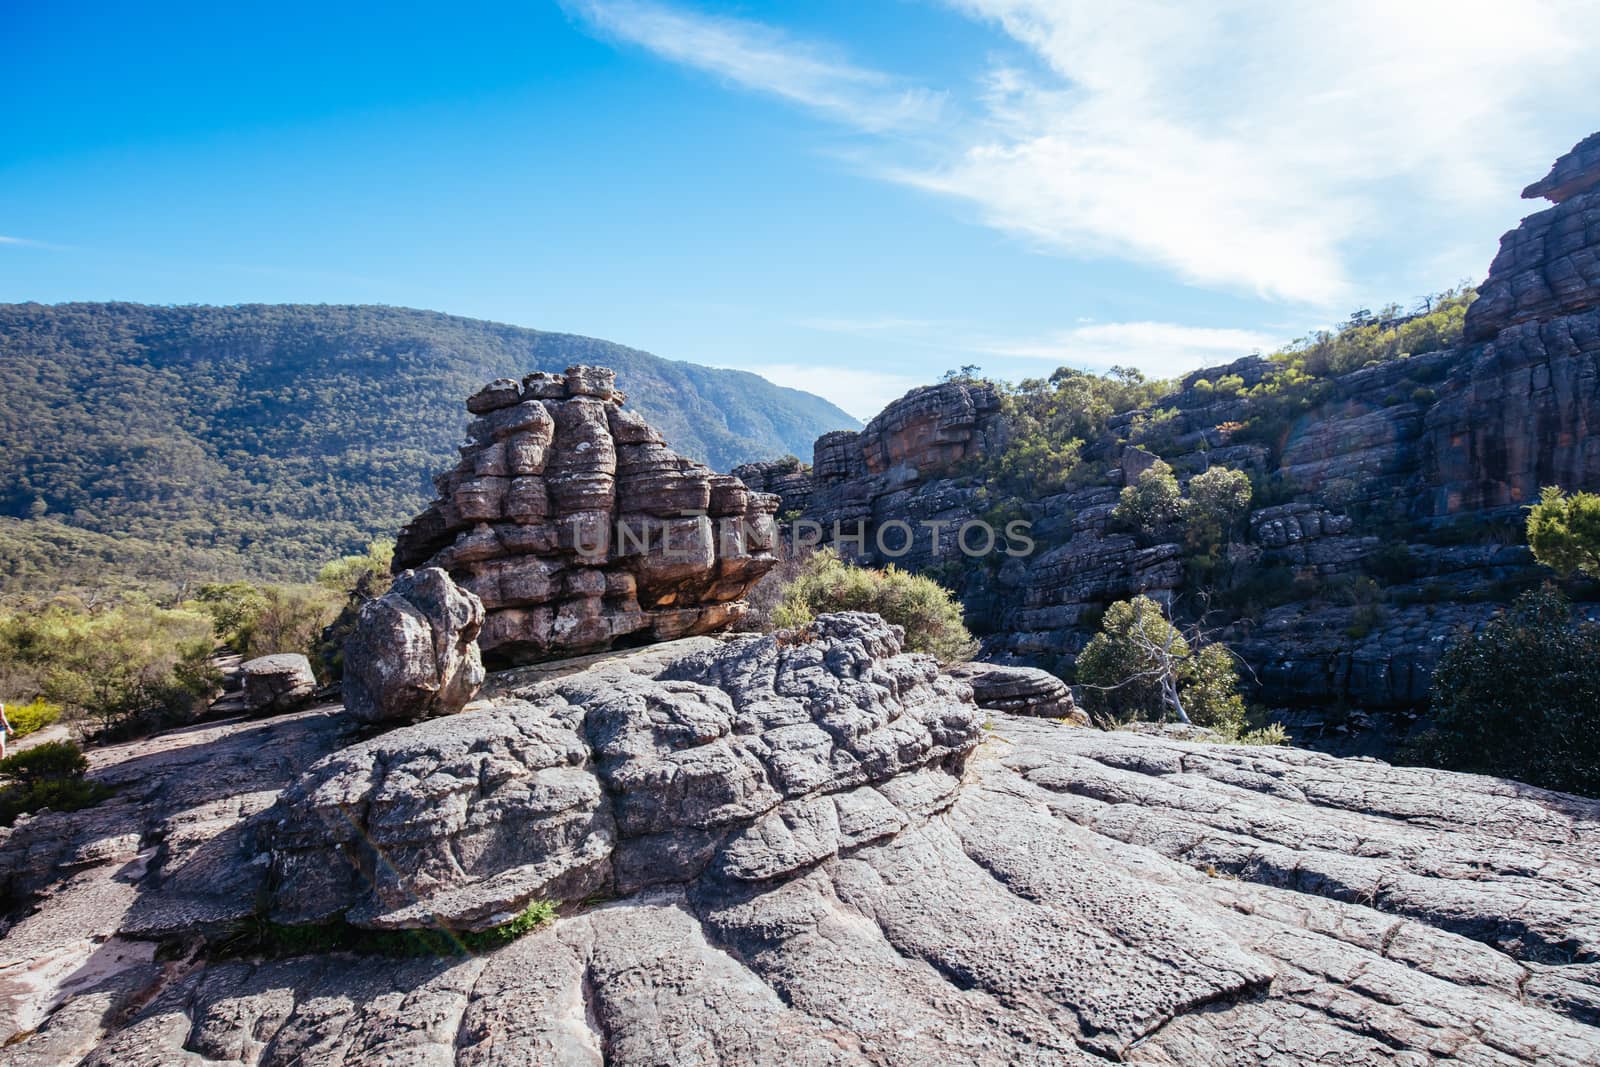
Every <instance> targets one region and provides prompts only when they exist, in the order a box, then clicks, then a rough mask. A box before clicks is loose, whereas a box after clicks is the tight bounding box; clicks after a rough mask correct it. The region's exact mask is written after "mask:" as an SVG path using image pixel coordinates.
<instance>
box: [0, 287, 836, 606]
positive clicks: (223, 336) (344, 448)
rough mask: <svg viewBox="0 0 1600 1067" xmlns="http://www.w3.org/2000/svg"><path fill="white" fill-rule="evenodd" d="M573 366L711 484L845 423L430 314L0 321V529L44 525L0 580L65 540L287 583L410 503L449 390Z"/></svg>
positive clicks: (599, 351)
mask: <svg viewBox="0 0 1600 1067" xmlns="http://www.w3.org/2000/svg"><path fill="white" fill-rule="evenodd" d="M574 363H595V364H603V365H605V366H608V367H611V368H614V369H615V370H616V371H617V376H618V383H619V385H620V387H621V388H622V389H623V390H624V391H625V392H627V393H628V394H629V396H630V400H629V403H630V404H631V405H632V406H634V407H636V408H637V409H638V410H639V411H640V412H641V413H642V414H643V415H645V417H646V418H647V419H649V421H650V422H651V423H652V424H653V425H655V426H657V427H658V428H660V429H661V431H662V432H663V433H664V434H665V435H666V437H667V439H668V440H669V441H670V442H671V443H672V444H673V446H674V447H676V448H677V449H679V450H680V451H682V452H683V453H684V454H686V455H690V456H692V457H694V458H696V459H700V460H703V461H705V462H707V463H709V464H710V465H711V466H713V467H716V468H718V469H722V470H726V469H728V468H729V467H731V466H733V465H734V464H735V463H738V462H742V461H744V460H747V459H750V458H752V457H756V456H776V455H781V454H783V453H785V452H799V451H808V450H809V448H810V442H811V441H812V440H813V439H814V438H815V437H816V436H817V435H818V434H819V433H822V432H824V431H827V430H830V429H837V428H839V427H842V426H850V425H853V424H854V421H855V420H853V419H851V418H850V417H849V416H848V415H846V414H845V413H844V412H842V411H840V410H839V409H838V408H835V407H834V406H833V405H831V404H829V403H828V402H826V401H824V400H822V399H821V398H819V397H816V396H812V395H810V394H808V393H803V392H800V391H798V390H793V389H783V388H780V387H778V386H775V385H772V384H771V383H770V382H767V381H765V380H764V379H761V378H759V377H757V376H755V375H753V374H748V373H745V372H742V371H731V370H717V369H713V368H709V367H701V366H697V365H695V364H691V363H682V362H675V361H669V360H665V359H661V358H659V357H657V356H653V355H650V354H649V353H646V352H641V351H639V350H637V349H631V348H626V347H624V346H622V345H617V344H612V343H610V342H607V341H602V340H597V339H595V338H589V337H580V336H575V335H571V334H559V333H545V332H542V331H537V330H529V329H523V328H520V327H515V326H507V325H502V324H498V323H491V322H483V321H479V320H473V319H466V318H461V317H458V316H453V315H445V314H442V313H439V312H432V311H417V310H412V309H407V308H393V307H380V306H350V305H265V304H249V305H239V306H234V307H194V306H190V307H154V306H148V305H140V304H127V303H109V304H89V303H81V304H59V305H53V306H49V305H42V304H9V305H0V454H3V455H4V456H5V462H4V464H3V467H0V516H5V517H10V518H13V519H18V520H31V519H40V518H43V519H45V520H47V521H45V522H43V523H39V524H37V525H35V524H34V523H32V522H5V523H0V583H4V585H5V586H7V587H9V588H12V589H14V588H16V586H17V585H18V584H19V583H25V582H28V580H29V575H30V574H31V575H33V576H35V577H42V576H43V573H44V572H46V571H49V570H51V569H53V568H55V567H56V566H57V565H58V564H59V563H60V562H61V561H62V560H64V559H77V558H80V553H79V550H78V548H77V547H64V546H68V543H69V542H70V543H73V544H76V545H78V546H79V547H81V546H83V545H85V544H92V545H93V546H94V548H95V551H93V552H90V553H89V554H88V555H87V556H83V557H82V558H84V559H85V560H86V561H87V563H86V565H89V566H101V565H104V561H105V560H104V556H105V549H106V548H107V546H106V545H105V543H104V542H103V541H101V540H98V539H96V538H93V537H81V536H77V535H76V533H75V532H76V531H87V532H88V533H89V534H91V535H94V534H100V535H108V536H111V537H115V538H117V539H118V540H121V541H125V542H127V544H128V548H129V556H130V557H131V558H134V559H137V560H144V561H154V560H158V559H165V560H166V561H168V564H169V565H170V566H173V567H182V566H187V565H188V561H191V560H192V561H194V565H195V566H197V567H199V568H201V569H202V570H203V571H205V572H207V573H216V572H217V571H218V569H219V568H220V569H222V570H227V569H229V567H228V564H229V562H230V561H232V560H237V562H238V565H239V569H240V570H241V572H244V573H251V572H253V573H255V574H258V575H262V576H268V577H295V576H304V575H306V574H309V573H311V572H313V571H314V570H315V567H316V565H317V563H318V562H319V561H322V560H325V559H329V558H332V557H334V556H337V555H339V554H341V553H344V552H348V551H350V550H352V549H353V548H356V547H359V546H360V545H361V544H362V543H363V542H364V541H365V540H366V539H367V538H369V537H371V536H374V535H379V534H388V533H391V532H392V531H394V530H395V529H397V528H398V527H399V526H400V524H401V523H403V522H404V521H405V519H407V518H408V517H409V516H410V515H412V514H414V513H415V512H416V511H418V510H419V509H420V508H421V507H422V506H423V505H424V504H425V503H426V502H427V500H428V499H429V497H430V496H431V487H430V485H429V479H430V477H431V476H432V475H433V474H434V473H436V472H438V471H440V470H444V469H446V468H448V467H449V466H450V465H451V463H452V462H453V461H454V458H455V446H456V445H457V444H459V443H460V440H461V436H462V432H463V430H464V429H465V416H464V415H463V413H462V412H461V411H460V397H461V396H463V395H466V394H468V393H470V392H472V391H473V390H475V389H476V388H477V387H478V386H480V385H482V384H483V383H484V382H486V381H489V380H490V379H493V378H496V377H500V376H515V377H520V376H522V375H523V374H526V373H528V372H529V371H533V370H556V371H559V370H561V369H563V368H565V367H566V366H568V365H569V364H574ZM48 520H55V522H50V521H48ZM63 553H65V555H63ZM163 576H165V575H163ZM76 577H77V578H83V577H85V576H84V575H81V574H80V575H76Z"/></svg>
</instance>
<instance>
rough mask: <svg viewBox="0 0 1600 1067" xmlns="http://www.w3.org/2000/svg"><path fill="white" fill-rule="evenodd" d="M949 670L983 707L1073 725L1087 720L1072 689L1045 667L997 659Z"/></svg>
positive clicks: (961, 665)
mask: <svg viewBox="0 0 1600 1067" xmlns="http://www.w3.org/2000/svg"><path fill="white" fill-rule="evenodd" d="M949 673H950V674H951V676H952V677H955V678H959V679H960V680H961V681H963V682H966V683H967V684H968V685H970V686H972V696H973V699H974V700H976V701H977V702H978V707H980V708H983V709H984V710H985V711H1004V712H1009V713H1011V714H1012V715H1033V716H1036V717H1039V718H1045V719H1065V720H1067V721H1068V722H1070V723H1072V724H1074V725H1076V726H1087V725H1088V724H1089V717H1088V716H1087V715H1085V714H1084V712H1083V711H1082V709H1080V708H1079V707H1078V705H1077V704H1076V703H1075V702H1074V701H1073V699H1072V689H1071V688H1070V687H1068V685H1067V683H1066V682H1063V681H1062V680H1061V679H1060V678H1057V677H1056V676H1055V675H1053V674H1051V673H1050V672H1049V671H1042V670H1039V669H1038V668H1037V667H1012V666H1005V665H1002V664H999V663H961V664H958V665H956V666H954V667H952V668H950V672H949Z"/></svg>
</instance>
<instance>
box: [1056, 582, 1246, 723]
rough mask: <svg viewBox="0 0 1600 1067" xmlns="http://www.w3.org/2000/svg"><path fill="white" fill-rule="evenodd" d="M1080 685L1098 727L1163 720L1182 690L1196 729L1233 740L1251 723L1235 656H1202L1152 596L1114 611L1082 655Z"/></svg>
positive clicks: (1204, 649)
mask: <svg viewBox="0 0 1600 1067" xmlns="http://www.w3.org/2000/svg"><path fill="white" fill-rule="evenodd" d="M1077 681H1078V684H1079V685H1081V686H1083V687H1084V705H1085V708H1086V710H1087V711H1088V712H1089V714H1090V715H1091V716H1093V717H1094V718H1095V719H1096V720H1097V721H1098V722H1100V723H1102V724H1107V723H1122V722H1129V721H1132V720H1134V719H1149V720H1152V721H1157V722H1160V721H1163V720H1164V719H1165V718H1166V717H1167V715H1168V714H1169V712H1170V710H1171V695H1172V694H1173V693H1174V692H1175V693H1176V694H1177V696H1178V698H1179V700H1180V702H1181V703H1182V704H1183V708H1184V711H1185V712H1186V713H1187V714H1188V716H1189V719H1190V721H1191V722H1193V723H1194V724H1195V725H1196V726H1205V727H1209V728H1211V729H1213V730H1216V731H1218V732H1219V733H1222V734H1224V735H1226V736H1229V737H1236V736H1238V734H1239V732H1240V730H1241V729H1242V728H1243V726H1244V716H1245V708H1244V701H1243V700H1242V699H1241V698H1240V697H1239V694H1238V685H1239V676H1238V673H1237V671H1236V670H1235V668H1234V665H1233V655H1232V653H1230V652H1229V651H1228V650H1227V649H1226V648H1225V647H1223V646H1222V645H1219V644H1207V645H1203V646H1201V647H1200V649H1199V651H1198V652H1196V651H1195V650H1194V649H1193V648H1192V647H1191V642H1190V641H1189V640H1188V639H1187V638H1186V637H1185V636H1184V635H1183V634H1182V633H1180V632H1179V631H1178V629H1177V627H1175V626H1173V624H1172V623H1171V622H1170V621H1168V619H1167V617H1166V614H1165V613H1164V612H1163V611H1162V610H1161V605H1159V604H1157V603H1156V602H1155V601H1154V600H1151V599H1150V598H1149V597H1145V596H1139V597H1134V598H1133V599H1132V600H1123V601H1118V602H1117V603H1115V604H1112V605H1111V606H1110V607H1109V608H1107V609H1106V614H1105V619H1104V621H1103V623H1102V624H1101V630H1100V632H1099V633H1098V634H1096V635H1095V636H1094V638H1093V640H1091V641H1090V642H1089V644H1088V645H1087V646H1086V647H1085V648H1084V650H1083V652H1082V654H1080V655H1079V656H1078V666H1077Z"/></svg>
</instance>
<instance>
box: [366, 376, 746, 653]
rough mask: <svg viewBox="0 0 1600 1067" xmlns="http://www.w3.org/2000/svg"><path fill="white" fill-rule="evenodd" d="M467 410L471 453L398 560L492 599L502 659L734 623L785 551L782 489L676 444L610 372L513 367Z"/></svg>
mask: <svg viewBox="0 0 1600 1067" xmlns="http://www.w3.org/2000/svg"><path fill="white" fill-rule="evenodd" d="M467 409H468V411H470V412H471V413H472V414H474V415H476V416H477V418H476V419H474V420H473V422H472V423H471V424H470V425H469V427H468V429H467V435H468V441H467V443H466V445H465V446H463V447H462V449H461V461H460V462H459V463H458V464H457V465H456V467H455V469H454V470H451V471H449V472H447V473H445V474H443V475H440V476H439V477H438V478H436V479H435V480H434V484H435V486H436V487H437V489H438V491H439V497H438V499H437V500H435V501H434V502H433V503H432V504H431V505H429V507H428V509H427V510H426V511H424V512H423V513H422V514H421V515H419V516H417V517H416V518H415V519H413V520H412V521H411V522H410V524H408V525H407V526H406V527H405V529H403V530H401V531H400V535H399V538H398V539H397V541H398V543H397V545H396V547H395V557H394V566H395V568H396V570H400V569H402V568H405V567H419V566H437V567H442V568H444V569H445V570H447V571H448V572H449V573H450V575H451V576H452V577H453V578H454V579H455V580H456V581H458V582H459V583H461V586H462V588H463V589H466V590H468V591H469V592H471V593H473V594H474V595H476V596H477V597H479V598H480V599H481V600H482V601H483V606H484V609H485V610H486V612H487V615H486V618H485V622H484V627H483V634H482V636H481V638H480V645H481V647H482V649H483V653H484V655H485V656H487V657H489V658H490V659H491V660H492V661H493V662H495V663H496V664H513V663H532V662H537V661H539V660H545V659H557V658H563V657H566V656H572V655H578V654H583V653H590V652H599V651H603V650H606V649H609V648H611V647H613V646H614V645H616V644H618V643H628V644H639V643H644V642H646V641H665V640H671V639H673V638H678V637H684V636H688V635H693V634H703V633H709V632H711V631H713V630H718V629H722V628H724V627H726V626H728V625H729V624H731V623H732V622H734V621H735V620H736V619H738V618H739V616H740V615H741V614H743V612H744V610H745V602H744V599H743V597H744V595H745V593H746V591H747V590H748V589H749V588H750V587H751V586H752V585H754V584H755V583H756V581H757V580H758V579H760V578H761V576H762V575H763V574H765V573H766V572H767V571H768V570H769V569H770V568H771V567H772V566H773V564H774V563H775V562H776V559H775V558H774V556H773V555H772V538H773V535H774V530H773V524H772V516H773V513H774V511H775V510H776V509H777V507H778V498H777V497H775V496H771V495H768V494H765V493H751V492H750V491H749V490H748V489H747V488H746V487H745V485H744V483H742V482H740V481H739V480H738V479H737V478H733V477H731V476H729V475H725V474H716V473H714V472H712V471H711V470H710V469H709V468H707V467H705V466H703V465H702V464H699V463H696V462H694V461H693V460H690V459H686V458H685V457H683V456H680V455H678V453H676V452H674V451H673V450H672V449H671V448H669V447H668V446H667V445H666V443H665V442H664V441H663V440H662V438H661V435H660V434H658V433H657V432H656V431H655V430H653V429H651V428H650V426H649V425H648V424H647V423H646V422H645V421H644V419H642V418H641V417H639V415H637V414H636V413H635V412H633V411H631V410H629V409H628V408H625V407H624V406H623V395H622V394H621V393H620V392H618V391H617V390H616V387H615V375H614V374H613V373H612V372H611V371H610V370H607V369H605V368H603V367H587V366H575V367H569V368H567V372H566V373H565V374H547V373H542V372H541V373H535V374H530V375H528V376H527V377H526V378H524V379H523V380H522V382H521V383H520V384H519V383H518V382H516V381H514V380H512V379H510V378H501V379H498V380H496V381H494V382H491V383H490V384H489V385H487V386H485V387H484V388H483V389H481V390H479V391H478V392H477V393H475V394H473V396H472V397H471V398H470V399H469V400H468V401H467Z"/></svg>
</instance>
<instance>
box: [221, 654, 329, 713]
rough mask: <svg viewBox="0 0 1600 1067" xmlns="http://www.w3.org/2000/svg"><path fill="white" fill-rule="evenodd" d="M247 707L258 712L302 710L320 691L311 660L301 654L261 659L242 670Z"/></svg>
mask: <svg viewBox="0 0 1600 1067" xmlns="http://www.w3.org/2000/svg"><path fill="white" fill-rule="evenodd" d="M239 685H240V688H241V689H242V690H243V695H244V704H245V707H247V708H249V709H250V710H251V711H256V712H279V711H289V710H290V709H292V708H298V707H300V706H301V705H302V704H305V703H306V702H307V701H309V700H310V699H311V697H312V695H313V694H315V693H316V691H317V676H316V675H315V674H313V673H312V671H311V661H310V660H308V659H307V658H306V657H305V656H303V655H301V654H300V653H298V652H279V653H277V654H275V655H271V656H257V657H256V658H255V659H252V660H248V661H246V662H245V663H244V664H242V665H241V666H240V667H239Z"/></svg>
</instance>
